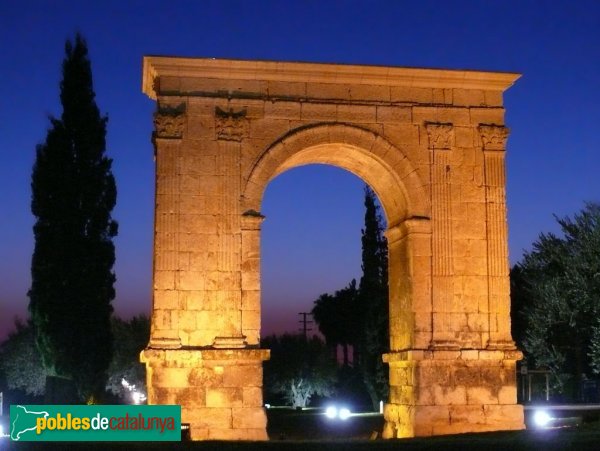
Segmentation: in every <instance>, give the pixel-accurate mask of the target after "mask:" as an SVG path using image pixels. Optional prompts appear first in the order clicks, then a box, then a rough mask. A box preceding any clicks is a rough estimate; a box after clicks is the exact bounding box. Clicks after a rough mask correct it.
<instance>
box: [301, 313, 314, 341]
mask: <svg viewBox="0 0 600 451" xmlns="http://www.w3.org/2000/svg"><path fill="white" fill-rule="evenodd" d="M298 315H300V316H301V317H302V319H301V320H300V321H298V322H299V323H301V324H302V328H301V329H300V332H302V334H303V335H304V339H305V340H306V338H307V332H310V331H311V330H312V329H309V328H308V327H307V326H308V325H309V324H312V321H310V320H307V319H306V318H307V317H308V316H312V313H310V312H300V313H298Z"/></svg>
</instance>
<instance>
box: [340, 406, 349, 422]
mask: <svg viewBox="0 0 600 451" xmlns="http://www.w3.org/2000/svg"><path fill="white" fill-rule="evenodd" d="M349 417H350V409H346V408H345V407H344V408H342V409H340V420H347V419H348V418H349Z"/></svg>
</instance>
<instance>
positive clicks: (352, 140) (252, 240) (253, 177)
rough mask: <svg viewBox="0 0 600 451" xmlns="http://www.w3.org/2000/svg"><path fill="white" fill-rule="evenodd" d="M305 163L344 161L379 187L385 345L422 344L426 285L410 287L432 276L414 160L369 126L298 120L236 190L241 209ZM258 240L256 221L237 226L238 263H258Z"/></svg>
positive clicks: (426, 331)
mask: <svg viewBox="0 0 600 451" xmlns="http://www.w3.org/2000/svg"><path fill="white" fill-rule="evenodd" d="M309 164H327V165H332V166H336V167H339V168H342V169H345V170H347V171H349V172H351V173H353V174H355V175H356V176H358V177H359V178H360V179H362V180H363V181H364V182H365V183H367V184H368V185H369V186H371V187H372V189H373V190H374V192H375V193H376V194H377V196H378V198H379V200H380V202H381V206H382V209H383V211H384V212H385V216H386V219H387V223H388V232H387V234H388V252H389V258H388V261H389V268H388V274H389V280H390V283H389V302H390V305H389V320H390V323H389V325H390V351H399V350H406V349H412V348H415V347H419V348H421V349H425V348H427V347H428V346H429V343H430V341H431V297H430V290H427V289H424V290H422V291H420V292H416V291H415V287H419V288H421V287H423V288H424V287H427V286H428V285H429V284H430V269H429V266H430V258H431V257H430V244H429V242H430V230H429V220H428V218H427V217H426V214H427V210H428V205H427V202H426V201H425V199H426V198H425V195H424V192H423V188H422V184H421V183H420V181H419V178H418V176H417V175H416V172H415V171H414V168H412V166H411V164H410V162H409V161H408V159H407V158H406V157H405V156H404V155H403V154H402V152H401V151H400V150H399V149H397V148H396V147H394V146H392V145H391V144H389V143H388V142H387V141H385V140H384V139H382V138H381V137H379V136H378V135H376V134H375V133H373V132H371V131H369V130H364V129H361V128H358V127H354V126H348V125H344V124H320V125H316V126H313V127H306V128H302V129H299V130H295V131H292V132H291V133H289V134H288V135H286V136H285V137H283V138H282V139H280V140H278V141H277V142H275V143H274V144H273V145H272V146H270V147H269V148H268V149H266V150H265V151H264V152H263V153H262V155H260V157H259V158H258V159H257V161H256V162H255V163H254V165H253V166H252V169H251V172H250V174H248V178H247V180H248V181H247V183H246V186H245V189H244V191H243V195H242V204H243V208H242V209H243V210H244V211H245V214H246V215H248V216H249V217H255V215H256V214H257V213H258V212H260V211H261V204H262V199H263V196H264V192H265V190H266V188H267V185H268V184H269V182H270V181H271V180H273V179H274V178H275V177H276V176H277V175H279V174H282V173H283V172H285V171H287V170H289V169H291V168H294V167H299V166H305V165H309ZM259 242H260V227H259V226H256V224H255V223H253V224H252V225H251V226H249V227H246V230H243V232H242V248H243V249H245V252H243V255H242V267H249V268H260V246H259ZM415 265H416V266H417V267H418V268H419V271H416V272H415V271H414V268H415ZM421 269H423V270H421ZM242 290H244V283H243V280H242ZM254 296H258V297H260V293H256V292H255V293H254ZM415 296H418V297H419V299H416V303H415V299H414V298H415ZM258 302H260V301H259V300H258ZM413 305H416V309H417V311H415V308H413ZM416 321H417V322H419V323H420V324H419V325H418V327H415V322H416ZM242 333H244V329H243V326H242Z"/></svg>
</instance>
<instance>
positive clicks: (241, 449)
mask: <svg viewBox="0 0 600 451" xmlns="http://www.w3.org/2000/svg"><path fill="white" fill-rule="evenodd" d="M381 424H382V419H381V417H380V416H365V417H352V418H350V419H349V420H348V421H346V422H334V421H330V420H326V418H324V417H323V415H318V414H315V413H314V412H293V411H279V412H269V435H270V438H271V440H270V441H269V442H181V443H172V442H167V443H146V442H136V443H106V442H104V443H101V442H95V443H46V444H42V443H10V442H6V441H5V442H4V443H3V442H0V450H4V449H7V450H16V451H19V450H37V449H44V450H47V449H48V450H60V451H62V450H65V451H69V450H74V451H105V450H118V451H129V450H132V451H136V450H156V451H166V450H175V451H177V450H198V451H213V450H215V451H217V450H218V451H259V450H261V451H262V450H266V451H279V450H281V451H328V450H331V451H346V450H348V451H361V450H376V451H386V450H390V451H391V450H394V451H397V450H461V451H462V450H484V451H494V450H502V451H507V450H535V451H545V450H577V451H582V450H600V428H598V426H597V424H595V425H584V426H582V427H579V428H569V429H555V430H545V431H533V430H527V431H517V432H493V433H485V434H462V435H456V436H441V437H429V438H414V439H402V440H369V437H370V435H371V433H372V431H375V430H381Z"/></svg>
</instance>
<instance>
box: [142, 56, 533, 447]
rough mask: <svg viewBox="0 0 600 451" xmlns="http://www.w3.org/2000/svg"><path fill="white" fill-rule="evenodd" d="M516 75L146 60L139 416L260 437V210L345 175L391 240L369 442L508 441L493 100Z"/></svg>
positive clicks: (500, 167)
mask: <svg viewBox="0 0 600 451" xmlns="http://www.w3.org/2000/svg"><path fill="white" fill-rule="evenodd" d="M517 78H518V75H516V74H508V73H490V72H474V71H450V70H431V69H408V68H398V67H369V66H348V65H331V64H307V63H281V62H263V61H233V60H216V59H192V58H168V57H147V58H145V59H144V81H143V90H144V92H145V93H146V94H147V95H148V96H150V97H151V98H152V99H155V100H156V101H157V109H156V113H155V117H154V123H155V132H154V137H153V140H154V145H155V151H156V217H155V237H154V238H155V241H154V281H153V283H154V287H153V293H154V298H153V311H152V331H151V338H150V343H149V345H148V348H147V349H146V350H145V351H143V352H142V357H141V358H142V361H143V362H145V363H146V366H147V369H148V373H147V374H148V375H147V377H148V397H149V401H150V403H158V404H181V405H182V406H183V411H182V412H183V417H182V421H183V422H184V423H188V424H190V431H191V437H192V438H193V439H196V440H204V439H250V440H257V439H266V438H267V436H266V417H265V414H264V411H263V407H262V391H261V388H262V362H263V361H264V360H266V359H268V356H269V354H268V351H266V350H261V349H259V337H260V308H261V306H260V226H261V222H262V220H263V216H262V215H261V214H260V211H261V200H262V196H263V193H264V191H265V188H266V186H267V185H268V183H269V181H270V180H272V179H273V178H274V177H275V176H277V175H278V174H280V173H282V172H284V171H286V170H287V169H290V168H293V167H296V166H301V165H306V164H311V163H322V164H330V165H334V166H338V167H340V168H344V169H347V170H348V171H350V172H352V173H354V174H356V175H357V176H359V177H361V178H362V179H363V180H364V181H365V182H367V183H368V184H369V185H370V186H371V187H372V188H373V189H374V191H375V192H376V193H377V195H378V197H379V199H380V200H381V203H382V206H383V208H384V211H385V214H386V217H387V221H388V224H389V229H388V231H387V237H388V245H389V265H390V267H389V281H390V351H389V353H387V354H385V355H384V356H383V358H384V360H385V361H386V362H387V363H388V364H389V368H390V397H389V400H388V402H387V404H386V406H385V420H386V422H385V428H384V431H383V434H384V437H386V438H393V437H407V436H414V435H417V436H425V435H436V434H448V433H460V432H473V431H491V430H503V429H521V428H523V427H524V425H523V410H522V407H521V406H519V405H517V404H516V386H515V363H516V361H517V360H519V359H520V358H521V353H520V352H519V351H518V350H516V348H515V346H514V343H513V341H512V338H511V334H510V316H509V309H510V300H509V279H508V270H509V268H508V256H507V227H506V205H505V187H504V185H505V175H504V154H505V152H504V150H505V146H506V138H507V135H508V130H507V128H505V126H504V108H503V106H502V95H503V92H504V91H505V90H506V89H507V88H508V87H510V86H511V85H512V83H514V81H515V80H516V79H517Z"/></svg>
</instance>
